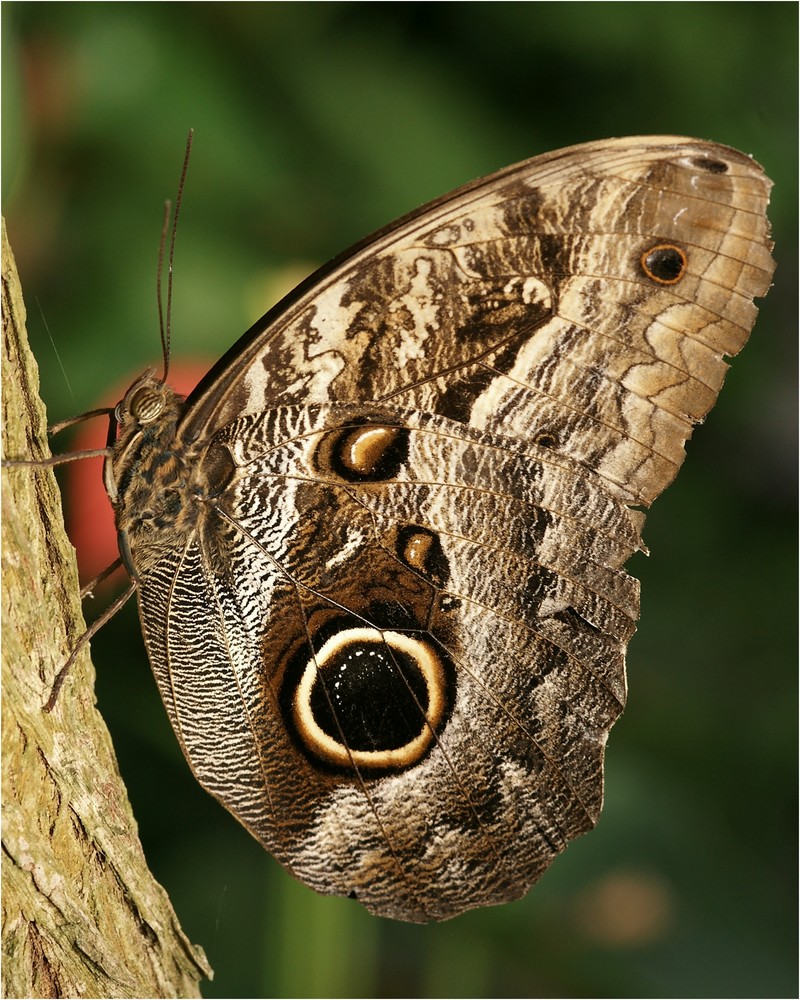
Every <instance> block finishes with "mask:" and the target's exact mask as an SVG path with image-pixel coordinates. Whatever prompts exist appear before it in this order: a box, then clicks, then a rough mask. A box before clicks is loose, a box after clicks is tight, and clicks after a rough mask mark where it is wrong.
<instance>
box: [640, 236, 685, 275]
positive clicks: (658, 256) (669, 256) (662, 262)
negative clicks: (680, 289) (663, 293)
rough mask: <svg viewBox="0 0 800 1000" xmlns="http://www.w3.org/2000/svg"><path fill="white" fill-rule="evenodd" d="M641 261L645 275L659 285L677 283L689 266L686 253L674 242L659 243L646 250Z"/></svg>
mask: <svg viewBox="0 0 800 1000" xmlns="http://www.w3.org/2000/svg"><path fill="white" fill-rule="evenodd" d="M640 263H641V267H642V270H643V271H644V273H645V275H646V276H647V277H648V278H650V280H651V281H655V282H656V284H659V285H675V284H677V283H678V282H679V281H680V280H681V278H682V277H683V275H684V274H685V272H686V266H687V260H686V254H685V253H684V252H683V250H682V249H681V248H680V247H679V246H676V245H675V244H674V243H659V244H658V245H657V246H654V247H651V248H650V249H649V250H645V252H644V253H643V254H642V256H641V259H640Z"/></svg>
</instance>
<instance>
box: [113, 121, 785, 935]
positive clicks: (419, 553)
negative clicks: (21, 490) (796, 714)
mask: <svg viewBox="0 0 800 1000" xmlns="http://www.w3.org/2000/svg"><path fill="white" fill-rule="evenodd" d="M768 192H769V182H768V181H767V180H766V179H765V178H764V175H763V173H762V172H761V170H760V168H759V167H758V166H757V165H756V164H754V163H753V162H752V161H751V160H750V159H749V158H747V157H745V156H743V155H742V154H739V153H737V152H735V151H733V150H730V149H727V148H725V147H720V146H716V145H713V144H708V143H699V142H696V141H694V140H686V139H676V138H674V137H664V138H648V139H625V140H614V141H609V142H606V143H595V144H589V145H586V146H581V147H575V148H573V149H569V150H565V151H561V152H558V153H553V154H549V155H547V156H544V157H539V158H536V159H534V160H531V161H528V162H527V163H524V164H520V165H518V166H516V167H512V168H509V169H508V170H505V171H502V172H500V173H499V174H496V175H493V176H492V177H489V178H486V179H485V180H483V181H479V182H477V183H476V184H473V185H469V186H467V187H466V188H463V189H461V190H460V191H458V192H455V193H454V194H452V195H450V196H448V197H446V198H444V199H442V200H440V201H438V202H436V203H434V204H432V205H430V206H426V207H425V208H423V209H421V210H420V211H419V212H416V213H414V214H413V215H411V216H409V217H407V218H406V219H404V220H401V221H400V222H399V223H397V224H395V225H394V226H392V227H389V228H388V229H386V230H384V231H382V232H381V233H379V234H377V235H376V236H375V237H373V238H372V239H370V240H368V241H366V242H365V243H364V244H362V245H360V246H359V247H357V248H355V249H354V250H353V251H351V252H350V253H349V254H347V255H346V256H345V257H344V258H342V259H340V260H338V261H336V262H334V264H333V265H331V266H330V267H329V268H326V269H323V271H321V272H318V274H317V275H315V276H314V277H313V278H312V279H310V280H309V281H308V282H306V283H304V284H303V285H302V286H300V288H299V289H298V290H297V292H296V293H294V294H293V295H291V296H290V297H289V298H288V299H287V300H285V301H284V302H283V303H282V304H281V305H280V306H279V307H278V308H277V309H276V310H273V311H272V312H271V313H269V314H268V315H267V316H266V317H265V318H264V320H262V321H261V322H260V323H259V324H257V325H256V327H254V328H253V330H252V331H250V333H249V334H247V335H245V337H244V338H243V339H242V341H240V342H239V344H237V345H236V346H235V347H234V348H233V349H232V351H231V352H229V354H228V355H227V356H226V357H225V358H223V360H222V362H221V363H220V365H218V366H217V367H216V368H215V369H214V370H213V371H212V372H211V373H210V375H209V377H208V378H207V379H205V380H204V382H203V383H201V385H200V386H199V387H198V390H196V392H195V393H194V394H193V396H192V397H191V398H190V400H189V403H188V407H187V410H186V413H185V416H184V417H183V419H182V421H181V423H180V424H179V427H178V433H177V439H176V445H175V449H174V450H175V452H176V453H177V454H184V455H186V456H191V462H187V464H191V466H192V468H193V470H194V472H193V475H194V494H193V495H194V496H196V497H198V498H199V499H196V500H194V501H192V500H189V499H187V498H184V505H185V507H186V506H188V507H190V508H191V516H183V517H182V518H181V519H180V527H179V530H175V523H174V522H173V524H172V531H171V533H170V534H169V538H167V537H166V536H165V537H164V538H163V539H161V540H159V542H158V544H157V546H156V549H157V554H156V555H155V556H153V557H152V558H150V557H149V558H148V559H147V560H146V565H147V571H146V572H143V573H140V581H139V582H140V610H141V615H142V621H143V627H144V631H145V637H146V641H147V646H148V652H149V655H150V659H151V662H152V665H153V669H154V672H155V675H156V678H157V680H158V683H159V687H160V689H161V692H162V696H163V697H164V701H165V704H166V706H167V709H168V712H169V714H170V717H171V719H172V722H173V725H174V727H175V730H176V733H177V734H178V736H179V739H180V740H181V743H182V746H183V748H184V751H185V753H186V755H187V758H188V759H189V761H190V764H191V765H192V767H193V769H194V770H195V773H196V774H197V775H198V777H199V779H200V780H201V782H202V783H203V784H204V785H205V786H206V787H207V788H208V789H209V790H210V791H211V792H212V793H213V794H214V795H216V796H217V797H218V798H219V799H220V800H221V801H222V802H223V804H225V805H226V806H227V808H229V809H230V810H231V811H232V812H234V814H235V815H237V817H238V818H239V819H240V820H241V821H242V822H244V823H245V824H246V825H247V826H248V828H249V829H251V831H252V832H253V833H254V834H255V835H256V836H257V837H258V838H259V839H261V840H262V842H263V843H264V844H265V845H266V846H267V847H268V848H269V850H271V851H272V852H273V853H274V854H275V856H276V857H277V858H278V859H279V860H280V861H281V862H282V863H283V864H284V865H286V866H287V867H288V868H289V869H290V870H292V871H294V872H295V874H297V875H298V876H299V877H301V878H302V879H303V880H304V881H306V882H307V883H308V884H310V885H312V886H313V887H314V888H316V889H318V890H320V891H324V892H335V893H340V894H343V895H351V896H354V897H356V898H358V899H359V900H361V901H362V902H363V903H364V904H365V905H366V906H368V908H369V909H371V910H373V911H374V912H376V913H380V914H382V915H387V916H393V917H397V918H402V919H409V920H428V919H443V918H446V917H449V916H453V915H455V914H457V913H459V912H461V911H462V910H464V909H467V908H470V907H472V906H478V905H483V904H488V903H495V902H502V901H505V900H507V899H510V898H514V897H516V896H519V895H521V894H522V893H524V892H525V891H526V890H527V889H528V888H529V887H530V885H531V884H532V883H533V882H534V881H535V880H536V879H537V878H538V877H539V876H540V875H541V874H542V872H543V871H544V870H545V869H546V868H547V866H548V865H549V863H550V862H551V860H552V859H553V857H554V856H555V855H556V854H557V853H558V852H559V851H560V850H561V849H563V847H564V846H565V845H566V843H567V842H568V841H569V840H570V839H572V838H573V837H574V836H576V835H577V834H579V833H581V832H583V831H585V830H587V829H588V828H590V827H591V826H592V825H593V824H594V822H595V821H596V819H597V816H598V814H599V811H600V807H601V804H602V763H603V751H604V747H605V742H606V738H607V734H608V731H609V729H610V727H611V725H612V724H613V722H614V720H615V719H616V718H617V717H618V715H619V713H620V712H621V710H622V707H623V705H624V699H625V672H624V653H625V647H626V644H627V641H628V639H629V638H630V636H631V634H632V633H633V630H634V624H635V621H636V619H637V617H638V588H637V584H636V581H634V580H633V579H632V578H630V577H629V576H628V575H627V574H626V573H625V572H624V570H623V568H622V567H623V564H624V562H625V560H626V558H627V557H628V556H629V555H630V554H631V553H632V552H633V551H634V550H635V549H636V548H638V547H640V546H641V542H640V528H641V522H642V517H641V514H640V513H639V512H637V511H635V510H632V509H631V505H636V504H649V503H650V502H651V501H652V499H653V498H654V497H655V496H657V495H658V493H659V492H660V491H661V490H662V489H663V488H664V487H665V486H666V485H667V484H668V483H669V482H670V481H671V479H672V478H673V477H674V475H675V473H676V471H677V469H678V467H679V465H680V463H681V461H682V459H683V454H684V453H683V446H684V443H685V441H686V439H687V438H688V436H689V434H690V432H691V428H692V426H693V424H694V423H695V422H697V421H698V420H700V419H702V417H703V416H704V415H705V414H706V413H707V412H708V410H709V409H710V407H711V406H712V405H713V402H714V400H715V399H716V395H717V393H718V391H719V388H720V386H721V383H722V380H723V377H724V373H725V370H726V365H725V362H724V361H723V360H722V355H723V354H734V353H736V351H738V350H739V349H740V348H741V346H742V345H743V344H744V342H745V341H746V339H747V336H748V334H749V331H750V328H751V326H752V324H753V322H754V318H755V308H754V306H753V301H752V300H753V297H754V296H757V295H763V294H764V293H765V292H766V290H767V288H768V286H769V281H770V277H771V273H772V267H773V265H772V261H771V257H770V253H769V251H770V244H769V241H768V226H767V222H766V217H765V210H766V204H767V200H768ZM184 513H185V510H184ZM131 548H132V553H133V560H134V563H136V556H137V553H136V546H135V544H132V546H131Z"/></svg>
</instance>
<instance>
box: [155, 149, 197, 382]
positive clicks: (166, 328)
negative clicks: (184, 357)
mask: <svg viewBox="0 0 800 1000" xmlns="http://www.w3.org/2000/svg"><path fill="white" fill-rule="evenodd" d="M193 139H194V129H189V135H188V136H187V138H186V153H185V154H184V157H183V167H182V168H181V179H180V180H179V181H178V194H177V196H176V198H175V215H174V216H173V218H172V233H171V234H170V238H169V261H168V263H167V309H166V322H165V320H164V310H163V306H162V297H161V274H162V271H163V270H164V246H165V245H166V241H167V229H168V226H169V215H170V210H171V208H172V206H171V204H170V202H166V204H165V205H164V225H163V227H162V229H161V243H160V245H159V249H158V281H157V283H156V289H157V294H158V326H159V330H160V332H161V349H162V354H163V358H164V373H163V375H162V376H161V381H162V382H166V381H167V375H168V374H169V345H170V336H171V333H172V270H173V268H172V264H173V261H174V259H175V238H176V236H177V235H178V216H179V215H180V211H181V203H182V201H183V188H184V185H185V184H186V174H187V171H188V169H189V156H190V154H191V152H192V140H193Z"/></svg>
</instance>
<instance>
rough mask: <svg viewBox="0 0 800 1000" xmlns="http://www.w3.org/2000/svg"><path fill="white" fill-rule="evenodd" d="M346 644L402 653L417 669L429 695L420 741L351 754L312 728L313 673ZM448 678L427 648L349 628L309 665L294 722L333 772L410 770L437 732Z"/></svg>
mask: <svg viewBox="0 0 800 1000" xmlns="http://www.w3.org/2000/svg"><path fill="white" fill-rule="evenodd" d="M351 643H359V644H365V643H373V644H375V645H384V644H385V645H387V646H388V647H389V648H390V649H396V650H397V651H398V652H401V653H405V655H406V656H409V657H411V659H413V660H414V662H415V663H416V665H417V668H418V670H419V672H420V673H421V674H422V676H423V678H424V680H425V686H426V688H427V693H428V710H427V713H426V715H425V719H424V721H421V724H420V732H419V735H418V736H416V737H414V739H413V740H410V741H409V742H408V743H406V744H405V745H404V746H402V747H396V748H394V749H392V750H351V749H349V748H348V747H346V746H344V745H343V744H342V743H339V742H338V740H336V739H334V738H333V737H332V736H330V735H329V734H328V733H326V732H325V731H324V730H323V729H321V728H320V726H319V725H318V724H317V721H316V719H315V718H314V713H313V712H312V710H311V691H312V689H313V687H314V681H315V680H316V679H317V670H318V669H321V668H322V667H324V665H325V663H326V662H327V661H328V660H330V659H331V657H333V656H335V655H336V653H338V652H340V651H341V650H342V649H344V648H345V647H346V646H348V645H350V644H351ZM446 684H447V678H446V675H445V670H444V666H443V664H442V661H441V659H440V657H439V656H438V655H437V653H436V651H435V649H434V648H433V646H432V645H431V644H430V643H429V642H425V641H423V640H421V639H414V638H412V637H411V636H408V635H402V634H401V633H400V632H381V631H380V630H379V629H375V628H349V629H343V630H342V631H341V632H337V633H336V634H335V635H332V636H331V637H330V639H328V641H327V642H326V643H325V644H324V645H323V647H322V649H320V651H319V653H317V655H316V657H314V658H312V659H310V660H309V661H308V663H307V664H306V666H305V669H304V670H303V673H302V676H301V677H300V680H299V682H298V685H297V690H296V691H295V694H294V698H293V699H292V712H293V715H294V722H295V725H296V727H297V731H298V733H299V735H300V737H301V738H302V739H303V741H304V742H305V744H306V746H307V747H308V748H309V750H311V751H312V752H313V753H314V754H316V756H318V757H321V758H322V759H323V760H324V761H326V762H327V763H329V764H334V765H336V766H337V767H350V768H352V767H365V768H395V769H398V770H399V769H400V768H403V767H408V766H410V765H411V764H414V763H415V762H416V761H417V760H419V758H420V757H421V756H422V754H423V753H424V752H425V751H426V750H427V749H428V747H429V746H430V744H431V742H432V740H433V736H434V732H435V731H436V727H437V726H438V725H439V723H440V722H441V721H442V716H443V715H444V712H445V706H446V698H445V688H446Z"/></svg>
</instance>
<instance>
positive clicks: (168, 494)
mask: <svg viewBox="0 0 800 1000" xmlns="http://www.w3.org/2000/svg"><path fill="white" fill-rule="evenodd" d="M183 410H184V398H183V397H182V396H180V395H178V393H176V392H175V391H174V389H171V388H170V387H169V386H168V385H164V384H163V383H162V382H160V381H159V380H158V379H157V378H155V376H154V374H153V373H152V372H151V371H148V372H145V374H144V375H142V376H141V378H139V379H138V380H137V381H136V382H135V383H134V384H133V385H132V386H131V388H130V389H129V390H128V391H127V392H126V394H125V396H124V398H123V399H122V401H121V402H120V403H119V405H118V406H117V407H116V410H115V419H116V423H117V440H116V442H115V444H114V446H113V450H112V452H111V455H110V456H109V458H108V459H107V460H106V467H105V470H104V477H105V483H106V489H107V491H108V495H109V498H110V500H111V503H112V505H113V507H114V514H115V519H116V525H117V532H118V538H119V546H120V552H121V554H122V557H123V560H124V561H125V564H126V566H127V568H128V570H129V572H130V573H131V575H132V576H137V575H139V574H140V573H141V572H142V571H143V570H145V569H146V568H147V567H148V566H149V565H151V564H152V563H153V562H154V561H155V560H157V558H158V552H159V550H160V549H161V548H162V547H163V546H164V545H165V544H169V543H168V541H167V539H168V538H172V539H174V538H175V537H176V535H178V536H179V535H185V534H187V533H189V532H191V531H192V529H193V528H194V526H195V525H196V523H197V519H198V509H199V508H198V503H197V499H198V486H197V483H196V482H194V481H193V479H195V478H196V477H193V475H192V469H193V468H196V467H197V463H196V459H197V454H196V452H197V448H196V447H195V448H193V447H188V448H187V447H184V446H183V445H181V443H180V442H179V440H178V438H177V426H178V421H179V419H180V417H181V414H182V413H183Z"/></svg>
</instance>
